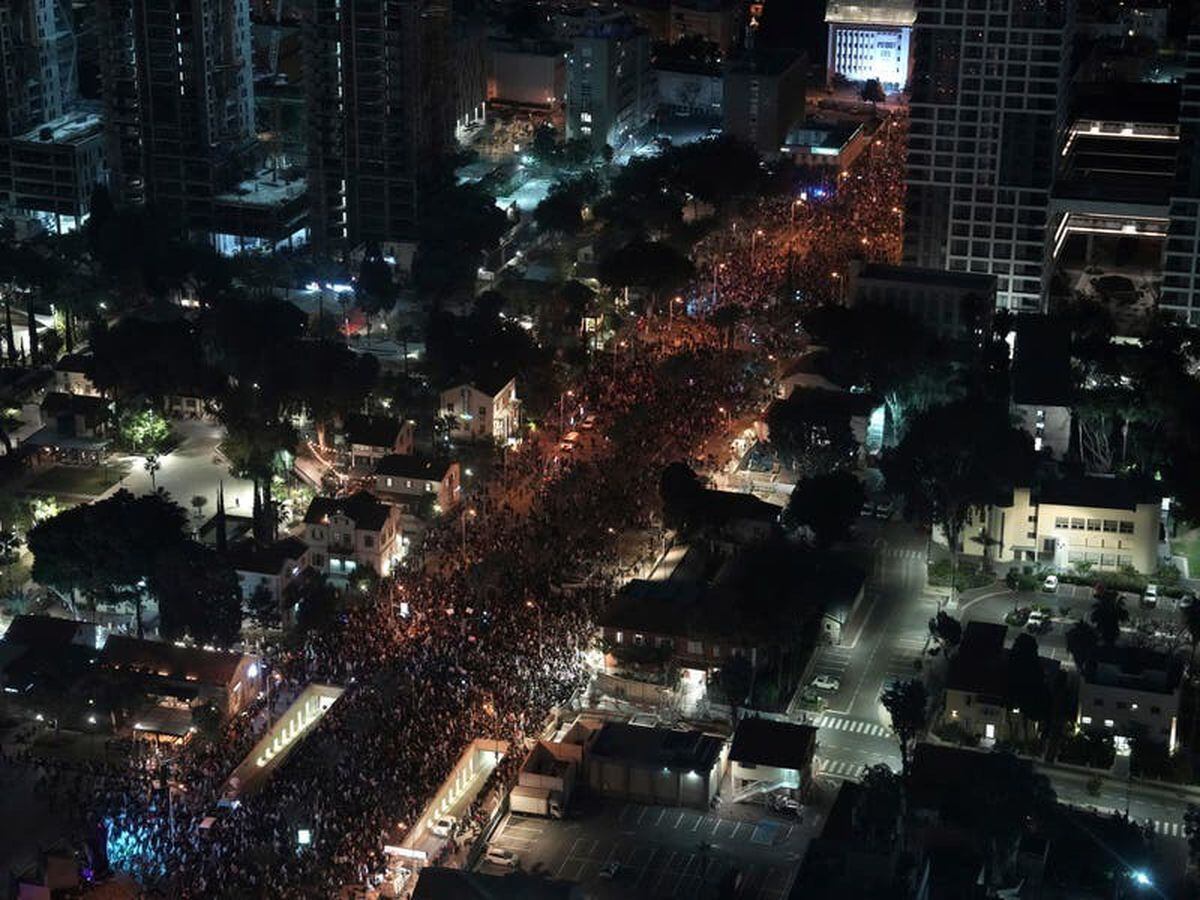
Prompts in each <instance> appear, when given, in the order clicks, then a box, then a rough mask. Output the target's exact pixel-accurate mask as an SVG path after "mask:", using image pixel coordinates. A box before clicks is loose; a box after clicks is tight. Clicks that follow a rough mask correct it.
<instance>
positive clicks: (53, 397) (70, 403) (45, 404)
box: [42, 391, 110, 420]
mask: <svg viewBox="0 0 1200 900" xmlns="http://www.w3.org/2000/svg"><path fill="white" fill-rule="evenodd" d="M42 412H44V413H45V414H46V415H49V416H60V415H65V414H70V415H76V416H84V417H86V418H88V419H90V420H100V419H103V418H106V417H107V416H108V415H109V413H110V409H109V406H108V401H107V400H105V399H104V398H103V397H92V396H89V395H87V394H66V393H62V392H60V391H51V392H50V393H48V394H46V396H45V398H44V399H43V400H42Z"/></svg>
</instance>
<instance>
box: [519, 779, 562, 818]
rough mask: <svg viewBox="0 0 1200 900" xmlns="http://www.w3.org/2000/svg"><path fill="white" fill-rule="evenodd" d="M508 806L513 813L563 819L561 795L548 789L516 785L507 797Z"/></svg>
mask: <svg viewBox="0 0 1200 900" xmlns="http://www.w3.org/2000/svg"><path fill="white" fill-rule="evenodd" d="M508 806H509V808H510V809H511V810H512V811H513V812H518V813H525V814H526V815H530V816H548V817H550V818H551V819H561V818H562V817H563V809H562V794H561V793H559V792H558V791H552V790H550V789H549V788H539V787H529V786H528V785H524V784H518V785H517V786H516V787H515V788H513V789H512V793H510V794H509V795H508Z"/></svg>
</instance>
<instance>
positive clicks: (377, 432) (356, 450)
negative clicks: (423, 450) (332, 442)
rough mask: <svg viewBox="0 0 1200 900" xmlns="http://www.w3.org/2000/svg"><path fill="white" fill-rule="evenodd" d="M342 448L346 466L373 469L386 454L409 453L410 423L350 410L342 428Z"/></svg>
mask: <svg viewBox="0 0 1200 900" xmlns="http://www.w3.org/2000/svg"><path fill="white" fill-rule="evenodd" d="M342 442H343V449H344V452H346V453H347V454H348V455H349V467H350V468H351V469H354V470H357V471H360V472H363V471H369V470H370V469H372V468H374V466H375V465H376V463H378V462H379V461H380V460H381V459H383V458H384V457H385V456H389V455H391V454H396V453H399V454H404V453H412V450H413V423H412V422H411V421H409V420H405V421H403V422H401V421H400V420H399V419H393V418H390V417H388V416H368V415H364V414H362V413H351V414H350V415H348V416H346V420H345V423H344V424H343V427H342Z"/></svg>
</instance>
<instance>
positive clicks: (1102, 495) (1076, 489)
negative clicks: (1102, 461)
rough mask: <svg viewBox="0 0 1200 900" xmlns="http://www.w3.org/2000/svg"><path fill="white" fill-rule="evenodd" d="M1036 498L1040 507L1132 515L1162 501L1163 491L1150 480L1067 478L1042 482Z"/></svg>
mask: <svg viewBox="0 0 1200 900" xmlns="http://www.w3.org/2000/svg"><path fill="white" fill-rule="evenodd" d="M1036 499H1037V502H1038V503H1039V504H1046V503H1049V504H1053V505H1057V506H1086V507H1090V508H1092V509H1114V510H1115V509H1120V510H1126V511H1128V512H1134V511H1136V510H1137V508H1138V506H1140V505H1142V504H1155V505H1157V504H1158V502H1159V501H1160V500H1161V499H1162V492H1161V491H1159V490H1158V488H1157V487H1156V486H1155V484H1154V482H1152V481H1150V480H1149V479H1142V478H1123V477H1121V476H1118V475H1066V476H1063V477H1060V478H1054V479H1049V480H1046V481H1043V482H1041V483H1040V484H1039V485H1038V490H1037V498H1036Z"/></svg>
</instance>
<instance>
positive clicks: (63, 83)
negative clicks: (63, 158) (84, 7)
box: [0, 0, 77, 137]
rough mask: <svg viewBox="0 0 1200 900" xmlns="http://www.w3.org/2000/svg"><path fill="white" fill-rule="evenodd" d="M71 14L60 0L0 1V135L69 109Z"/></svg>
mask: <svg viewBox="0 0 1200 900" xmlns="http://www.w3.org/2000/svg"><path fill="white" fill-rule="evenodd" d="M70 15H71V10H70V6H69V4H66V3H63V2H61V0H5V2H3V3H0V137H12V136H13V135H17V134H20V133H22V132H24V131H28V130H29V129H30V128H33V127H34V126H36V125H40V124H41V123H42V122H48V121H50V120H51V119H57V118H58V117H59V116H61V115H63V114H64V113H66V112H69V111H70V108H71V105H72V103H73V101H74V99H75V95H76V91H77V80H76V74H75V32H74V30H73V29H72V26H71V19H70Z"/></svg>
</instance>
